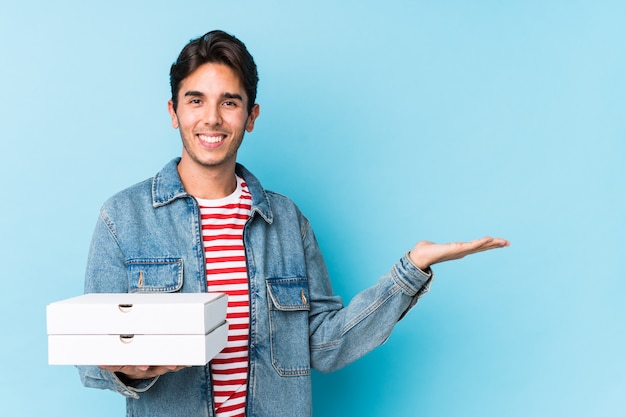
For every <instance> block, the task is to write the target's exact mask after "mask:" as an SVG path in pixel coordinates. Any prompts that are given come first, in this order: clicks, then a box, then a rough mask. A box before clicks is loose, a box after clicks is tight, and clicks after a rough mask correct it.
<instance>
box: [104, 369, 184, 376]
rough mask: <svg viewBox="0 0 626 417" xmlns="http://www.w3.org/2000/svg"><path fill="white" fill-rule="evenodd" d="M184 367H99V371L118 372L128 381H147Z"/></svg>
mask: <svg viewBox="0 0 626 417" xmlns="http://www.w3.org/2000/svg"><path fill="white" fill-rule="evenodd" d="M183 368H186V366H100V369H103V370H105V371H111V372H118V373H121V374H123V375H124V376H126V378H129V379H149V378H154V377H156V376H159V375H163V374H166V373H168V372H176V371H180V370H181V369H183Z"/></svg>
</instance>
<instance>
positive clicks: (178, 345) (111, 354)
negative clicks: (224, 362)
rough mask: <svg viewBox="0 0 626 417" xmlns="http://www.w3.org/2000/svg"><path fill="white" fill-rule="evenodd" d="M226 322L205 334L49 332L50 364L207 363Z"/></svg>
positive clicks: (219, 343) (222, 340) (221, 343)
mask: <svg viewBox="0 0 626 417" xmlns="http://www.w3.org/2000/svg"><path fill="white" fill-rule="evenodd" d="M227 339H228V323H223V324H222V325H221V326H219V327H218V328H216V329H215V330H213V331H212V332H210V333H209V334H207V335H203V334H195V335H134V336H132V337H123V336H120V335H49V336H48V363H49V364H50V365H151V366H156V365H180V366H199V365H205V364H207V363H208V362H209V361H210V360H211V359H213V358H214V357H215V355H217V354H218V353H219V352H220V351H222V349H224V347H225V346H226V342H227Z"/></svg>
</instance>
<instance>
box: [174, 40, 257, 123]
mask: <svg viewBox="0 0 626 417" xmlns="http://www.w3.org/2000/svg"><path fill="white" fill-rule="evenodd" d="M206 63H218V64H225V65H228V66H229V67H230V68H231V69H232V70H233V71H234V72H235V73H236V74H237V75H238V76H239V79H240V80H241V82H242V83H243V87H244V90H246V95H247V96H248V113H250V112H251V111H252V107H253V106H254V103H255V100H256V90H257V84H258V82H259V75H258V73H257V69H256V64H255V63H254V59H253V58H252V55H250V53H249V52H248V50H247V49H246V45H244V44H243V42H241V41H240V40H239V39H237V38H235V37H234V36H232V35H229V34H228V33H226V32H223V31H221V30H213V31H211V32H208V33H207V34H205V35H204V36H201V37H199V38H197V39H192V40H191V41H190V42H189V43H188V44H187V45H185V47H184V48H183V50H182V51H181V52H180V55H178V59H176V62H174V63H173V64H172V67H171V68H170V87H171V89H172V103H173V104H174V110H176V107H177V106H178V91H179V90H180V83H181V82H182V81H183V80H184V79H185V78H187V77H188V76H189V74H191V73H192V72H194V71H195V70H196V69H198V67H200V66H201V65H203V64H206Z"/></svg>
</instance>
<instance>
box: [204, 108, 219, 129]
mask: <svg viewBox="0 0 626 417" xmlns="http://www.w3.org/2000/svg"><path fill="white" fill-rule="evenodd" d="M203 119H204V123H205V124H207V125H209V126H219V125H221V124H222V114H221V112H220V108H219V106H218V105H207V106H206V108H205V110H204V115H203Z"/></svg>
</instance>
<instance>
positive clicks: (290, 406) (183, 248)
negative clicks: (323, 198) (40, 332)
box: [78, 158, 432, 417]
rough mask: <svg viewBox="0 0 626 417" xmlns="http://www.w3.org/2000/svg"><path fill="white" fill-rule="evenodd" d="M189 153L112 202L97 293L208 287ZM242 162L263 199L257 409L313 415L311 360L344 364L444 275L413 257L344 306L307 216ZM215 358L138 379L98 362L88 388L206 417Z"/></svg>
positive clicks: (258, 226) (252, 402) (253, 288)
mask: <svg viewBox="0 0 626 417" xmlns="http://www.w3.org/2000/svg"><path fill="white" fill-rule="evenodd" d="M178 162H179V159H178V158H177V159H174V160H172V161H171V162H170V163H168V164H167V165H166V166H165V167H164V168H163V170H162V171H161V172H159V173H158V174H157V175H156V176H155V177H154V178H151V179H148V180H146V181H144V182H141V183H139V184H137V185H134V186H132V187H130V188H128V189H126V190H124V191H122V192H120V193H118V194H117V195H115V196H114V197H112V198H111V199H109V200H108V201H107V202H106V203H105V204H104V205H103V207H102V210H101V213H100V217H99V219H98V221H97V224H96V228H95V231H94V235H93V239H92V243H91V248H90V252H89V258H88V263H87V272H86V279H85V292H86V293H92V292H107V293H113V292H120V293H125V292H177V291H180V292H204V291H206V290H207V288H206V278H205V259H204V250H203V245H202V240H201V230H200V213H199V208H198V204H197V202H196V200H195V199H194V198H193V197H192V196H190V195H189V194H187V193H186V192H185V190H184V188H183V185H182V183H181V180H180V177H179V175H178V171H177V165H178ZM236 169H237V174H238V175H240V176H241V177H243V178H244V180H245V181H246V183H247V184H248V188H249V190H250V192H251V193H252V197H253V202H252V213H251V218H250V219H249V221H248V223H247V224H246V226H245V230H244V244H245V250H246V256H247V264H248V275H249V279H250V313H251V314H250V342H249V343H250V369H249V382H248V397H247V411H246V414H247V416H249V417H281V416H285V417H296V416H305V417H306V416H310V415H311V413H312V409H311V407H312V406H311V404H312V399H311V369H316V370H319V371H321V372H331V371H334V370H337V369H339V368H341V367H343V366H345V365H347V364H349V363H351V362H353V361H354V360H356V359H358V358H360V357H361V356H363V355H364V354H366V353H367V352H369V351H371V350H372V349H374V348H376V347H377V346H379V345H381V344H382V343H384V342H385V341H386V340H387V338H388V337H389V335H390V333H391V331H392V329H393V327H394V325H395V324H396V323H397V322H398V320H400V319H401V318H402V317H403V316H404V315H405V314H406V313H407V311H408V310H410V309H411V308H412V307H413V306H414V305H415V304H416V303H417V300H418V298H419V297H420V296H421V295H423V294H425V293H426V292H427V291H428V288H429V286H430V282H431V280H432V274H427V273H424V272H422V271H421V270H419V269H418V268H417V267H415V266H414V265H413V264H412V263H411V261H410V260H409V258H408V256H407V255H404V256H403V257H402V258H401V259H400V260H399V261H398V262H397V263H396V264H395V265H393V267H392V268H391V270H390V271H389V272H388V273H387V274H385V275H383V276H382V277H380V278H379V280H378V281H377V283H376V284H375V285H374V286H373V287H371V288H368V289H366V290H364V291H362V292H361V293H359V294H358V295H356V296H355V297H354V298H353V299H352V301H351V302H350V303H349V304H348V305H347V306H344V304H343V302H342V300H341V298H340V297H338V296H335V295H333V292H332V288H331V283H330V280H329V277H328V273H327V270H326V265H325V263H324V260H323V257H322V254H321V252H320V249H319V247H318V244H317V241H316V239H315V236H314V234H313V231H312V229H311V226H310V224H309V222H308V220H307V218H306V217H304V216H303V214H302V213H301V212H300V210H299V209H298V208H297V207H296V205H295V204H294V203H293V202H292V201H291V200H289V199H288V198H287V197H285V196H283V195H280V194H277V193H274V192H270V191H266V190H264V189H263V188H262V187H261V184H260V183H259V181H258V180H257V179H256V178H255V177H254V176H253V175H252V174H251V173H250V172H249V171H248V170H246V169H245V168H244V167H243V166H241V165H237V168H236ZM139 271H142V273H141V274H140V273H139ZM172 365H175V364H172ZM209 366H210V365H207V366H204V367H202V366H195V367H190V368H185V369H183V370H181V371H179V372H172V373H168V374H165V375H162V376H160V377H158V378H154V379H150V380H141V381H132V383H127V382H128V381H122V380H121V379H120V378H118V376H117V375H116V374H114V373H111V372H108V371H102V370H100V369H99V368H98V367H96V366H79V367H78V368H79V373H80V377H81V380H82V382H83V384H84V385H85V386H88V387H94V388H101V389H110V390H114V391H117V392H119V393H121V394H122V395H124V396H125V397H127V415H128V416H146V417H147V416H150V417H155V416H194V417H196V416H213V415H214V412H213V395H212V386H211V377H210V369H209Z"/></svg>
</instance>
